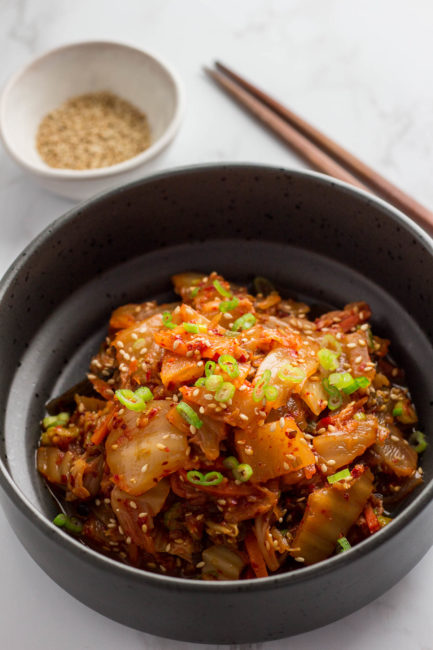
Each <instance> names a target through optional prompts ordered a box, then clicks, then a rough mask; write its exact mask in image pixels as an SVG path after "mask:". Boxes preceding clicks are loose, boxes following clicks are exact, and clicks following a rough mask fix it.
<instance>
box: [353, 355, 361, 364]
mask: <svg viewBox="0 0 433 650" xmlns="http://www.w3.org/2000/svg"><path fill="white" fill-rule="evenodd" d="M361 361H362V357H361V355H359V357H356V359H355V363H361Z"/></svg>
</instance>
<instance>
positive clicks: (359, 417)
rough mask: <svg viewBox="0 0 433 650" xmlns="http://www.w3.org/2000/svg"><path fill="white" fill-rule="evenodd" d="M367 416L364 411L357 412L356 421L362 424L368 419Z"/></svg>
mask: <svg viewBox="0 0 433 650" xmlns="http://www.w3.org/2000/svg"><path fill="white" fill-rule="evenodd" d="M366 417H367V416H366V415H365V413H364V412H363V411H357V412H356V413H355V415H354V416H353V419H354V420H357V421H358V422H361V421H362V420H365V419H366Z"/></svg>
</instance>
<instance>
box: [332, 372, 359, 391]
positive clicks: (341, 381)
mask: <svg viewBox="0 0 433 650" xmlns="http://www.w3.org/2000/svg"><path fill="white" fill-rule="evenodd" d="M328 379H329V383H330V384H331V386H335V388H338V390H342V389H343V388H347V386H350V385H351V384H352V383H353V377H352V375H351V374H350V372H333V373H332V374H330V375H329V377H328Z"/></svg>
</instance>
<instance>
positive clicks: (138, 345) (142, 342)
mask: <svg viewBox="0 0 433 650" xmlns="http://www.w3.org/2000/svg"><path fill="white" fill-rule="evenodd" d="M146 345H147V341H146V339H137V340H136V341H135V343H133V345H132V348H133V349H134V350H141V349H142V348H144V347H146Z"/></svg>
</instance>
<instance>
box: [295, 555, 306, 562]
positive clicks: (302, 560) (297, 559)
mask: <svg viewBox="0 0 433 650" xmlns="http://www.w3.org/2000/svg"><path fill="white" fill-rule="evenodd" d="M295 560H296V562H305V559H304V558H303V557H301V556H299V557H295Z"/></svg>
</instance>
